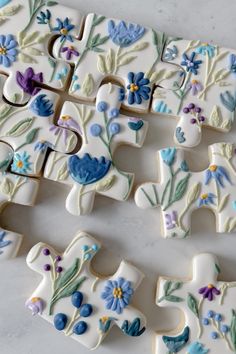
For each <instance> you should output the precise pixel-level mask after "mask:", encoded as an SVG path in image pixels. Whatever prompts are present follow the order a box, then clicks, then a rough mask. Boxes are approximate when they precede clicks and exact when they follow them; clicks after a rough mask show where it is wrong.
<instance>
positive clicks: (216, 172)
mask: <svg viewBox="0 0 236 354" xmlns="http://www.w3.org/2000/svg"><path fill="white" fill-rule="evenodd" d="M212 179H214V180H215V181H216V183H217V185H218V186H219V187H222V188H224V183H223V180H224V179H225V180H226V181H227V182H229V183H230V184H232V183H231V180H230V177H229V174H228V172H227V170H226V169H225V167H223V166H217V165H211V166H210V167H209V168H208V169H207V170H206V174H205V184H206V185H207V184H209V182H210V181H211V180H212Z"/></svg>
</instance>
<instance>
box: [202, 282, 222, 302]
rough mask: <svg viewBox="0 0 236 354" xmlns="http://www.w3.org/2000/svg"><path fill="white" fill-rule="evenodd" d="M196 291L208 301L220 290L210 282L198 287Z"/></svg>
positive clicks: (218, 293)
mask: <svg viewBox="0 0 236 354" xmlns="http://www.w3.org/2000/svg"><path fill="white" fill-rule="evenodd" d="M198 292H199V294H201V295H202V296H203V298H204V299H208V300H209V301H212V300H214V295H220V290H218V289H217V288H216V287H215V286H214V285H212V284H208V285H207V286H204V287H203V288H201V289H199V291H198Z"/></svg>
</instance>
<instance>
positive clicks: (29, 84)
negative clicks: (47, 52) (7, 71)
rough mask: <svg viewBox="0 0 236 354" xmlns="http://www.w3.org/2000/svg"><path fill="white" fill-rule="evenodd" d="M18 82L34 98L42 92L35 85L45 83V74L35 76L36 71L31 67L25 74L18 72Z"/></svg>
mask: <svg viewBox="0 0 236 354" xmlns="http://www.w3.org/2000/svg"><path fill="white" fill-rule="evenodd" d="M16 81H17V83H18V85H19V86H20V87H21V88H22V89H23V91H24V92H25V93H28V94H29V95H31V96H34V95H36V94H37V93H38V92H39V91H40V88H38V87H35V83H36V82H40V83H42V82H43V73H42V72H40V73H38V74H35V72H34V69H33V68H31V67H29V68H28V69H26V71H25V73H24V74H23V73H21V72H20V71H17V72H16Z"/></svg>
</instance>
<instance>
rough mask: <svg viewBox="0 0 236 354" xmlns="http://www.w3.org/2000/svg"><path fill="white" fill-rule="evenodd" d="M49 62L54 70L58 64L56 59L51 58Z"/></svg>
mask: <svg viewBox="0 0 236 354" xmlns="http://www.w3.org/2000/svg"><path fill="white" fill-rule="evenodd" d="M48 62H49V64H50V66H51V67H52V68H55V66H56V62H55V60H54V59H52V58H50V57H49V58H48Z"/></svg>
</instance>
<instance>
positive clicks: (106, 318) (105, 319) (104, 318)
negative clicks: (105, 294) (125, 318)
mask: <svg viewBox="0 0 236 354" xmlns="http://www.w3.org/2000/svg"><path fill="white" fill-rule="evenodd" d="M108 320H109V317H107V316H103V317H102V318H101V322H102V324H105V323H106V322H107V321H108Z"/></svg>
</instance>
